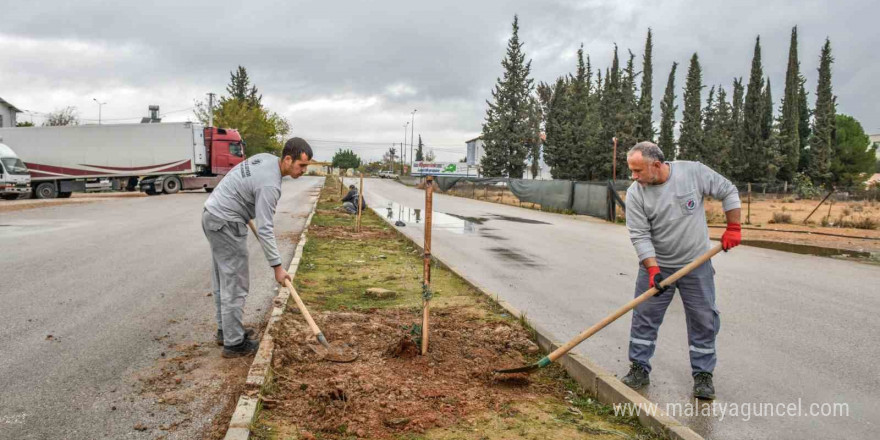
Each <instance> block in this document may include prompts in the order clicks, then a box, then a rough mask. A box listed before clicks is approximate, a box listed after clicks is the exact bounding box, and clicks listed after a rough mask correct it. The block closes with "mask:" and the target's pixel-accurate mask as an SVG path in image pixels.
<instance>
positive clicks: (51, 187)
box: [34, 182, 58, 199]
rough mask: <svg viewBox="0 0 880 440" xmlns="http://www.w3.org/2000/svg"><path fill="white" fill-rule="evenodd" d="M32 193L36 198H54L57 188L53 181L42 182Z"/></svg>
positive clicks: (56, 194)
mask: <svg viewBox="0 0 880 440" xmlns="http://www.w3.org/2000/svg"><path fill="white" fill-rule="evenodd" d="M34 195H36V196H37V198H38V199H54V198H55V197H57V196H58V188H56V187H55V183H53V182H43V183H41V184H39V185H37V187H36V188H35V189H34Z"/></svg>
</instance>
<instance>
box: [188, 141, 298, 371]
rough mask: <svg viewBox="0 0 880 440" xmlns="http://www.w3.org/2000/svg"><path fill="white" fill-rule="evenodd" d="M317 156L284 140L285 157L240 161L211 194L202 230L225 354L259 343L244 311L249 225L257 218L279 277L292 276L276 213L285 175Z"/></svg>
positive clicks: (242, 352) (249, 350)
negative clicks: (284, 258)
mask: <svg viewBox="0 0 880 440" xmlns="http://www.w3.org/2000/svg"><path fill="white" fill-rule="evenodd" d="M311 159H312V148H311V147H310V146H309V144H308V143H307V142H306V141H305V140H303V139H301V138H292V139H290V140H288V141H287V143H285V144H284V150H283V151H282V153H281V158H278V157H276V156H274V155H272V154H268V153H262V154H256V155H254V156H251V157H250V158H248V159H247V160H245V161H243V162H241V163H239V164H238V165H236V166H235V167H234V168H233V169H232V170H231V171H229V173H228V174H226V176H225V177H223V180H221V181H220V184H219V185H217V188H215V189H214V191H213V192H211V195H210V197H208V201H207V202H205V209H204V212H203V213H202V230H203V231H204V232H205V237H207V238H208V243H210V245H211V255H212V258H213V265H212V268H211V275H212V285H213V292H214V303H215V305H216V306H217V336H216V341H217V344H218V345H223V357H238V356H246V355H249V354H251V353H254V352H256V351H257V348H258V347H259V343H258V342H257V341H255V340H253V339H252V337H253V336H254V334H253V332H252V331H247V332H245V329H244V326H243V325H242V313H243V309H244V302H245V298H246V297H247V294H248V287H249V278H248V277H249V274H248V251H247V235H248V226H247V223H248V221H249V220H251V219H255V223H256V225H257V235H258V236H259V240H260V245H261V246H262V247H263V253H264V254H265V255H266V260H268V261H269V265H270V266H272V268H273V269H274V270H275V280H276V281H278V282H279V283H284V280H285V279H287V280H290V279H291V277H290V275H288V274H287V271H286V270H284V268H283V267H281V256H280V255H279V254H278V247H277V245H276V243H275V228H274V226H273V217H274V216H275V206H276V205H277V204H278V199H280V198H281V178H282V177H284V176H290V177H292V178H294V179H296V178H298V177H299V176H302V174H303V172H304V171H305V170H306V168H307V167H308V163H309V161H310V160H311Z"/></svg>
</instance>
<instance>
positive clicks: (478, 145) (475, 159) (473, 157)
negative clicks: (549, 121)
mask: <svg viewBox="0 0 880 440" xmlns="http://www.w3.org/2000/svg"><path fill="white" fill-rule="evenodd" d="M543 140H545V135H544V133H541V141H543ZM465 144H467V164H468V165H470V166H475V167H478V168H479V166H480V161H481V160H483V156H485V155H486V150H485V148H484V144H483V137H482V136H477V137H475V138H473V139H471V140H469V141H465ZM543 156H544V155H543V154H541V160H540V161H538V176H537V177H536V179H537V180H553V177H551V176H550V166H549V165H547V164H546V163H545V162H544V157H543ZM523 178H524V179H531V178H532V167H531V162H529V161H528V160H527V161H526V172H525V174H524V175H523Z"/></svg>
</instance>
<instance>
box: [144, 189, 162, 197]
mask: <svg viewBox="0 0 880 440" xmlns="http://www.w3.org/2000/svg"><path fill="white" fill-rule="evenodd" d="M144 193H146V194H147V195H148V196H155V195H156V194H159V192H158V191H156V190H154V189H145V190H144Z"/></svg>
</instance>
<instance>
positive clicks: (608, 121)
mask: <svg viewBox="0 0 880 440" xmlns="http://www.w3.org/2000/svg"><path fill="white" fill-rule="evenodd" d="M620 83H621V74H620V60H619V58H618V57H617V45H616V44H615V45H614V57H613V58H612V61H611V68H610V69H608V68H606V69H605V85H604V90H603V91H602V102H601V105H600V112H599V116H600V118H601V121H602V131H601V132H600V134H599V137H598V139H597V141H596V145H595V148H596V150H595V151H596V164H595V166H594V168H593V171H594V173H595V176H596V178H598V179H610V178H611V171H612V170H611V154H610V153H609V152H610V151H611V145H612V138H613V137H615V136H616V135H617V132H618V131H619V127H620V120H619V118H618V116H619V115H620V112H621V102H620V101H621V99H620Z"/></svg>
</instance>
